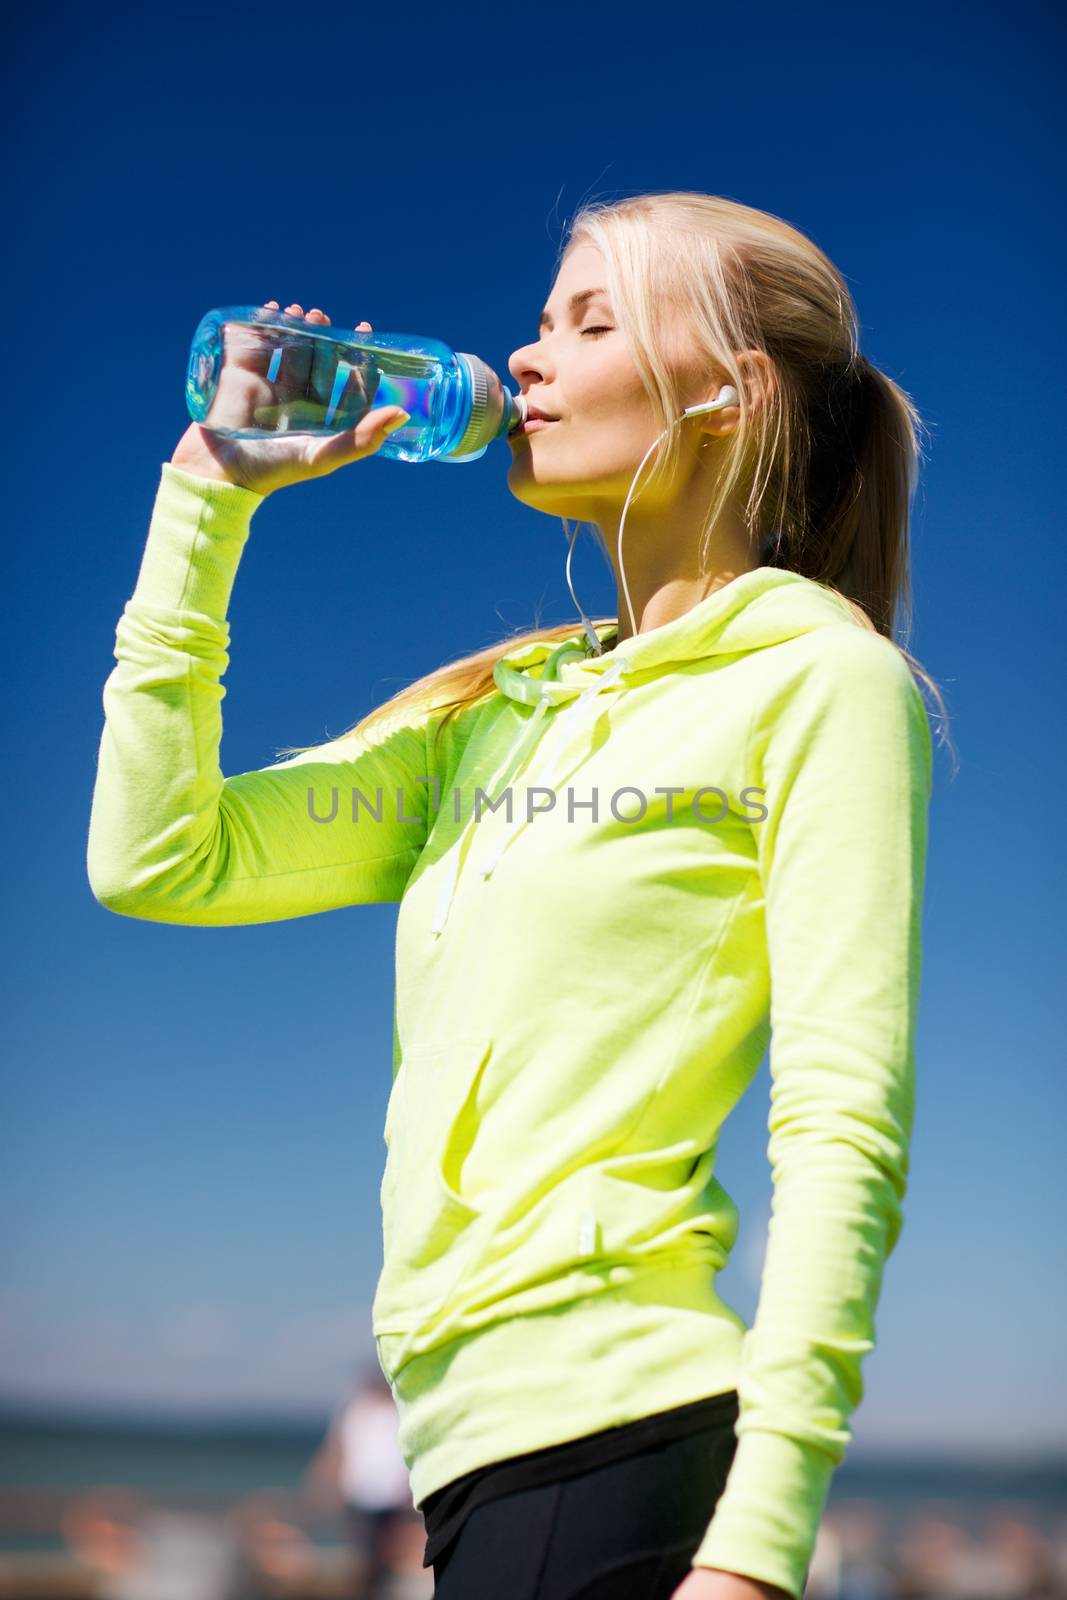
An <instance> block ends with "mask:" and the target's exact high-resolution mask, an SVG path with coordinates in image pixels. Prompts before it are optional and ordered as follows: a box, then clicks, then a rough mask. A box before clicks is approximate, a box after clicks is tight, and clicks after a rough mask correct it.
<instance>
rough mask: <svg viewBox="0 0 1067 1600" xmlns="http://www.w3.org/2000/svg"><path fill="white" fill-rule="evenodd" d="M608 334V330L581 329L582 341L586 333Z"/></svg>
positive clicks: (609, 330)
mask: <svg viewBox="0 0 1067 1600" xmlns="http://www.w3.org/2000/svg"><path fill="white" fill-rule="evenodd" d="M610 332H611V329H610V328H583V329H582V338H583V339H584V338H585V336H586V334H587V333H610Z"/></svg>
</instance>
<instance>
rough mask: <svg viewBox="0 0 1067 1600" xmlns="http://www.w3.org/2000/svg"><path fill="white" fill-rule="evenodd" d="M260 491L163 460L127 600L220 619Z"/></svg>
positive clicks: (226, 603) (226, 604) (261, 497)
mask: <svg viewBox="0 0 1067 1600" xmlns="http://www.w3.org/2000/svg"><path fill="white" fill-rule="evenodd" d="M264 499H265V496H264V495H261V494H256V493H255V492H254V491H253V490H251V489H242V488H240V487H239V485H237V484H235V483H222V482H220V481H218V480H217V479H214V478H198V477H196V475H195V474H194V473H191V472H186V471H185V469H184V468H183V467H175V466H172V465H171V463H170V462H169V461H165V462H164V463H163V466H162V473H161V477H160V482H159V488H158V489H157V491H156V499H155V504H154V506H153V508H152V519H151V522H150V524H149V528H148V538H147V541H146V543H145V548H144V554H143V556H142V558H141V567H140V571H139V572H138V575H137V583H136V586H135V588H134V592H133V596H132V599H133V601H134V602H136V603H137V604H141V605H150V606H163V607H165V608H167V609H170V610H189V611H201V612H206V613H207V614H208V615H209V616H213V617H218V618H224V617H225V616H226V613H227V610H228V608H229V604H230V596H231V594H232V592H233V581H234V578H235V576H236V573H237V566H238V563H239V561H240V559H241V552H242V550H243V549H244V545H245V541H246V539H247V538H248V533H249V529H250V527H251V522H252V516H253V513H254V512H255V511H256V510H257V509H258V508H259V506H261V505H262V503H263V501H264Z"/></svg>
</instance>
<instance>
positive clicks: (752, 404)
mask: <svg viewBox="0 0 1067 1600" xmlns="http://www.w3.org/2000/svg"><path fill="white" fill-rule="evenodd" d="M736 360H737V365H738V366H739V368H740V369H741V379H742V382H743V383H744V385H745V397H746V400H747V403H748V407H749V411H750V412H751V411H754V410H756V409H758V408H759V407H761V406H763V405H765V404H766V403H767V400H768V398H769V396H770V393H771V385H772V381H773V364H772V362H771V359H770V357H769V356H768V355H767V353H766V352H765V351H763V350H739V351H738V352H737V355H736ZM726 383H730V384H732V385H733V387H734V388H735V389H736V388H737V387H738V386H737V384H736V383H735V382H734V380H733V379H732V378H730V377H724V378H723V379H722V380H721V381H720V382H718V383H716V385H715V387H714V388H713V389H710V390H709V391H708V393H707V394H706V395H705V396H704V399H705V400H714V399H715V398H716V396H717V395H718V393H719V390H720V389H721V388H722V387H723V385H724V384H726ZM694 420H695V421H696V422H697V423H698V424H699V426H700V429H701V432H703V433H704V434H706V435H707V437H708V438H711V439H723V438H726V437H727V436H728V435H729V434H731V433H733V432H734V431H735V430H736V429H737V428H738V427H739V426H740V423H741V407H740V405H739V404H737V405H730V406H723V407H722V409H721V411H707V412H705V413H704V414H703V415H702V416H700V417H697V418H695V419H694Z"/></svg>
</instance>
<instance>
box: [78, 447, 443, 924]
mask: <svg viewBox="0 0 1067 1600" xmlns="http://www.w3.org/2000/svg"><path fill="white" fill-rule="evenodd" d="M263 498H264V497H263V496H261V495H259V494H256V493H254V492H253V491H251V490H248V489H244V488H241V487H239V486H238V485H236V484H232V483H222V482H212V481H209V480H207V479H205V478H200V477H197V476H195V475H193V474H192V473H190V472H187V471H184V470H183V469H181V468H177V467H175V466H173V465H172V464H170V463H169V462H168V463H165V464H164V465H163V469H162V479H161V482H160V486H159V490H158V493H157V497H156V502H155V507H154V509H153V514H152V520H151V525H150V528H149V533H148V539H147V543H146V545H145V550H144V556H143V559H142V562H141V569H140V573H139V575H138V579H137V584H136V588H135V590H134V594H133V596H132V598H131V599H130V600H129V601H128V602H127V604H126V606H125V609H124V611H123V614H122V616H121V618H120V619H119V623H118V627H117V630H116V646H115V657H116V661H117V665H116V666H115V668H114V669H113V671H112V672H111V675H110V677H109V678H108V680H107V682H106V684H105V686H104V712H105V723H104V730H103V734H102V737H101V741H100V748H99V756H98V764H97V776H96V784H95V788H94V792H93V801H92V814H91V818H90V823H89V839H88V850H87V867H88V875H89V882H90V886H91V888H92V891H93V894H94V895H95V896H96V898H97V899H98V900H99V901H100V902H101V904H103V905H105V906H107V907H108V908H109V909H110V910H112V911H115V912H119V913H121V914H122V915H124V916H130V917H138V918H142V919H145V920H148V921H155V922H168V923H184V924H188V925H191V926H196V927H210V926H227V925H231V924H244V923H255V922H268V921H277V920H280V919H283V918H287V917H302V916H308V915H310V914H312V913H314V912H318V911H329V910H332V909H334V908H335V907H339V906H345V905H353V904H364V903H369V902H374V901H396V900H399V899H400V897H401V895H402V893H403V890H404V887H405V885H406V883H407V881H408V878H409V877H410V874H411V872H412V870H413V868H414V865H415V863H416V861H417V860H418V857H419V854H420V851H421V850H422V848H423V847H424V845H425V842H426V837H427V829H428V824H429V820H430V807H431V805H432V799H431V795H432V787H431V785H430V784H429V782H428V781H425V780H428V778H429V777H430V772H429V770H428V767H427V729H428V726H429V719H430V716H431V713H429V712H427V711H425V710H422V709H421V708H420V710H419V711H418V712H412V711H411V709H410V708H408V710H407V712H406V714H399V713H398V715H397V716H395V717H390V718H389V719H388V720H387V721H385V722H383V723H381V724H379V725H378V726H377V727H376V728H373V729H371V730H370V731H369V734H368V736H366V737H364V736H359V737H357V736H354V735H352V734H348V735H342V736H341V737H340V738H338V739H335V740H332V741H330V742H329V743H326V744H323V745H321V746H319V747H318V748H317V749H315V750H313V751H310V752H304V753H302V754H301V755H298V756H295V757H293V758H292V759H291V760H289V761H284V762H280V763H277V764H275V765H273V766H271V767H267V768H264V769H262V770H259V771H254V772H245V773H240V774H238V775H237V776H234V777H229V778H226V777H224V776H223V774H222V772H221V770H220V768H219V747H220V742H221V737H222V714H221V702H222V699H223V696H224V695H225V692H226V691H225V689H224V688H223V687H222V684H221V681H220V680H221V678H222V676H223V674H224V672H225V671H226V668H227V667H228V665H229V656H228V655H227V648H228V645H229V642H230V635H229V626H228V623H227V621H226V615H227V610H228V607H229V603H230V595H231V592H232V588H233V582H234V577H235V574H236V571H237V566H238V563H239V561H240V558H241V554H242V551H243V549H244V546H245V542H246V540H247V538H248V533H249V526H250V522H251V518H252V515H253V513H254V512H255V511H256V509H257V508H258V506H259V505H260V504H261V503H262V500H263ZM420 779H421V780H424V781H421V782H420V781H419V780H420ZM379 788H380V789H381V796H380V803H379V794H378V790H379ZM335 790H336V814H335V815H334V814H333V801H334V791H335ZM355 790H359V791H360V793H361V794H362V795H363V796H365V798H366V804H364V803H363V801H361V800H359V799H358V797H357V811H356V817H357V820H355V821H354V820H353V791H355ZM398 790H399V791H400V796H399V799H398V792H397V791H398ZM309 791H310V794H309ZM368 807H373V808H374V812H378V811H380V813H381V816H380V820H379V819H378V817H377V816H376V815H375V814H373V813H372V811H371V810H370V809H368ZM331 817H332V820H325V819H331Z"/></svg>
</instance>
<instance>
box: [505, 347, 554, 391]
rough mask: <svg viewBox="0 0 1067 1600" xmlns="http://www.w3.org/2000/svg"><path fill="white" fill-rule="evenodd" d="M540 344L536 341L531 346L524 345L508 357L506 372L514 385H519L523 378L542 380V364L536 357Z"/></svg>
mask: <svg viewBox="0 0 1067 1600" xmlns="http://www.w3.org/2000/svg"><path fill="white" fill-rule="evenodd" d="M540 342H541V341H540V340H539V339H538V340H536V341H534V342H533V343H531V344H524V345H522V346H521V347H520V348H519V349H518V350H515V351H513V352H512V354H511V355H510V356H509V357H508V371H509V372H510V373H511V376H512V377H513V378H514V379H515V382H516V383H520V384H521V383H522V381H523V379H524V378H529V379H530V380H531V381H533V380H536V379H543V378H544V373H545V368H544V364H543V362H542V361H541V360H540V358H539V357H538V356H537V350H538V347H539V345H540Z"/></svg>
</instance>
